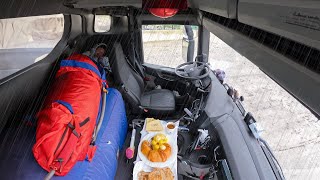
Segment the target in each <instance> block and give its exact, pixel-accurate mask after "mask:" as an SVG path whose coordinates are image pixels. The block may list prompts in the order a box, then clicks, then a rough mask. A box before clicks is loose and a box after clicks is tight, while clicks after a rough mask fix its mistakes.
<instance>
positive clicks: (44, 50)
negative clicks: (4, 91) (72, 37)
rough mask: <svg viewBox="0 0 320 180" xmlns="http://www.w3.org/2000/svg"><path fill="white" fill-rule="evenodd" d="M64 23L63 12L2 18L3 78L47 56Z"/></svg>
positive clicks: (0, 70)
mask: <svg viewBox="0 0 320 180" xmlns="http://www.w3.org/2000/svg"><path fill="white" fill-rule="evenodd" d="M63 26H64V19H63V15H62V14H57V15H47V16H33V17H21V18H12V19H0V79H3V78H4V77H6V76H9V75H11V74H13V73H15V72H16V71H19V70H20V69H23V68H25V67H27V66H29V65H31V64H33V63H35V62H37V61H40V60H42V59H43V58H44V57H46V56H47V55H48V54H49V53H50V51H51V50H52V49H53V48H54V47H55V45H56V44H57V43H58V42H59V40H60V39H61V37H62V34H63Z"/></svg>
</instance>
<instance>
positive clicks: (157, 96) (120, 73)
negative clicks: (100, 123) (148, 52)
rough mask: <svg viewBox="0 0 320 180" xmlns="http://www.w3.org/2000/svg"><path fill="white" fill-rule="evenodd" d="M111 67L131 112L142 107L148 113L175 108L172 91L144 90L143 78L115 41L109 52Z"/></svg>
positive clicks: (160, 112)
mask: <svg viewBox="0 0 320 180" xmlns="http://www.w3.org/2000/svg"><path fill="white" fill-rule="evenodd" d="M110 59H111V61H110V62H111V68H112V72H113V75H114V79H115V82H116V84H117V85H118V87H119V89H120V92H121V93H122V95H123V97H124V98H125V100H126V102H128V103H129V104H130V105H131V109H132V111H133V113H137V114H139V113H141V111H142V109H141V108H140V106H141V107H143V108H145V109H147V110H148V114H155V115H159V114H169V113H171V112H173V111H174V110H175V99H174V95H173V92H172V91H170V90H167V89H156V90H152V91H149V92H145V87H144V81H143V78H142V77H141V76H140V75H139V74H138V73H137V72H136V71H134V70H133V68H132V67H131V66H130V65H129V63H128V61H127V59H126V57H125V54H124V51H123V49H122V46H121V44H120V43H118V42H117V43H115V44H114V46H113V49H112V51H111V54H110Z"/></svg>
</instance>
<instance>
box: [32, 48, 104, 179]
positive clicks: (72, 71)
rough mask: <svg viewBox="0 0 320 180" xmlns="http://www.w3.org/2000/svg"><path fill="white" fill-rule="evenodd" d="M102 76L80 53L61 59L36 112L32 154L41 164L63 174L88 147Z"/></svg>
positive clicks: (97, 108)
mask: <svg viewBox="0 0 320 180" xmlns="http://www.w3.org/2000/svg"><path fill="white" fill-rule="evenodd" d="M102 84H103V80H102V78H101V74H100V72H99V70H98V67H97V66H96V64H95V63H94V62H92V60H91V59H90V58H89V57H87V56H84V55H80V54H76V55H72V56H70V57H69V58H67V59H66V60H62V61H61V64H60V69H59V70H58V72H57V74H56V76H55V79H54V82H53V85H52V87H51V89H50V90H49V93H48V96H47V98H46V100H45V104H44V107H43V109H42V110H41V111H40V112H39V113H38V116H37V117H38V124H37V132H36V144H35V145H34V147H33V154H34V157H35V159H36V160H37V162H38V163H39V164H40V166H41V167H42V168H44V169H45V170H47V171H48V172H50V171H52V170H54V171H55V174H56V175H60V176H63V175H66V174H67V173H68V172H69V171H70V170H71V168H72V167H73V166H74V165H75V163H76V162H77V161H78V160H84V159H85V158H86V157H87V155H88V156H89V159H91V158H92V157H90V156H93V153H92V152H90V150H92V149H91V148H89V146H90V142H91V139H92V134H93V131H94V127H95V124H96V119H97V117H98V111H99V104H100V98H101V88H102Z"/></svg>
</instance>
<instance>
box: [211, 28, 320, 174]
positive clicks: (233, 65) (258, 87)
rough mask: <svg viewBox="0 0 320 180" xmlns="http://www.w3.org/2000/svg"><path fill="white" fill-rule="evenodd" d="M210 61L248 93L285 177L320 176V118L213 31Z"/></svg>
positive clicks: (246, 104)
mask: <svg viewBox="0 0 320 180" xmlns="http://www.w3.org/2000/svg"><path fill="white" fill-rule="evenodd" d="M257 58H259V57H257ZM209 63H210V64H211V66H212V67H213V69H220V70H223V71H225V75H226V76H225V77H226V78H225V83H228V84H229V85H230V86H232V87H234V88H235V89H236V90H237V91H238V93H240V95H241V96H243V97H244V101H243V104H244V107H245V109H246V110H247V111H248V112H251V113H252V114H253V116H254V117H255V118H256V120H257V123H258V125H259V127H260V129H263V131H262V132H261V136H262V137H263V138H264V139H265V140H266V141H267V142H268V144H269V145H270V147H271V149H272V150H273V153H274V154H275V157H276V158H277V160H278V161H279V163H280V165H281V168H282V170H283V172H284V175H285V177H286V178H287V179H319V178H312V177H315V176H314V175H315V174H317V173H316V172H317V171H318V172H320V168H319V167H320V166H319V163H315V162H319V157H320V156H319V149H320V143H319V137H320V136H319V132H320V123H319V122H320V121H319V119H318V118H317V117H316V116H315V115H314V114H312V113H311V112H310V111H309V110H308V109H307V108H306V107H305V106H303V105H302V104H301V103H300V102H299V101H298V100H297V99H295V98H294V97H293V96H292V95H291V94H289V93H288V91H286V90H285V89H283V88H282V87H281V86H280V85H279V84H277V83H276V82H275V81H274V80H273V79H271V78H270V77H269V76H268V75H266V74H265V73H264V72H263V71H262V70H260V69H259V67H257V66H256V65H255V64H253V63H252V62H251V61H250V60H249V59H247V58H246V57H244V56H242V55H241V54H239V53H238V52H237V51H236V50H234V49H233V48H232V47H230V46H229V45H228V44H226V43H225V42H224V41H222V40H221V39H219V38H218V37H217V36H215V35H214V34H212V33H211V34H210V46H209ZM316 132H317V133H316ZM297 170H298V171H297ZM318 174H319V175H320V173H318ZM299 177H300V178H299ZM303 177H309V178H303Z"/></svg>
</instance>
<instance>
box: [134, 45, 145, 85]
mask: <svg viewBox="0 0 320 180" xmlns="http://www.w3.org/2000/svg"><path fill="white" fill-rule="evenodd" d="M133 51H134V62H135V65H136V67H137V69H138V71H139V72H140V75H141V76H142V78H143V79H144V78H145V75H144V70H143V68H142V65H141V64H140V61H138V60H137V58H138V57H139V56H138V53H137V49H136V48H135V47H133Z"/></svg>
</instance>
